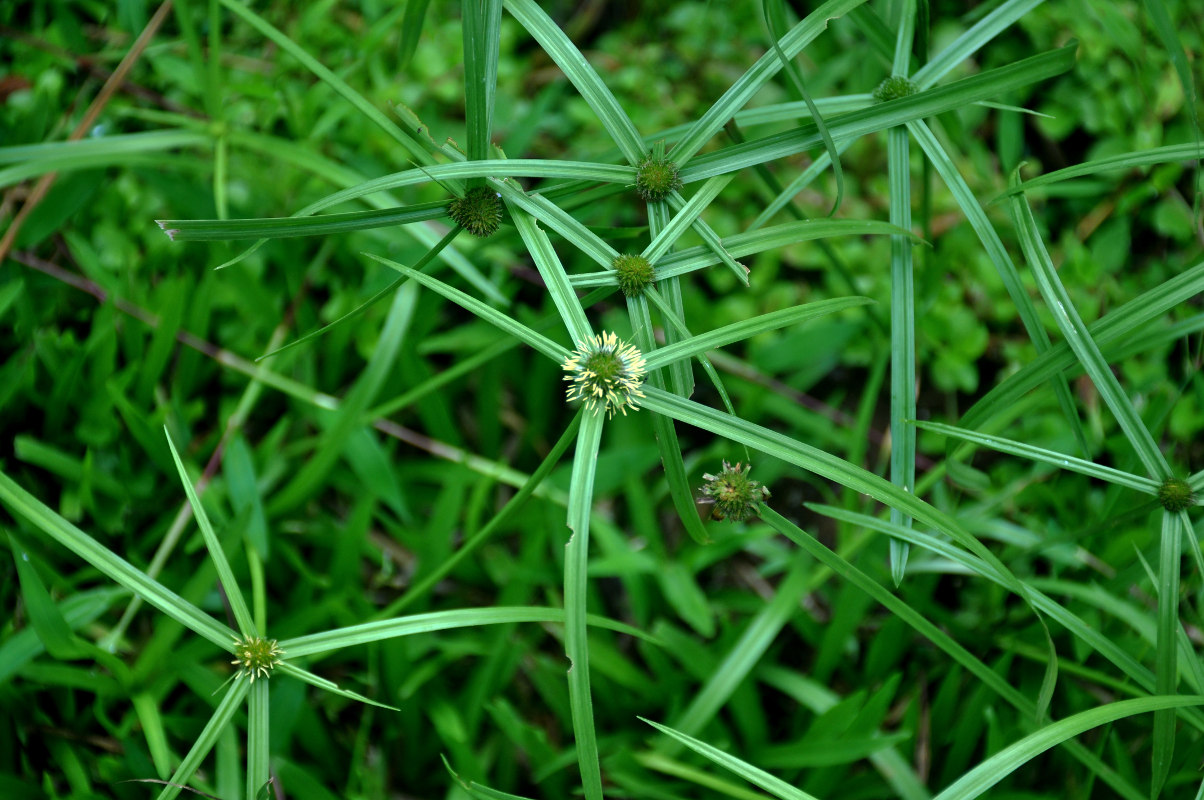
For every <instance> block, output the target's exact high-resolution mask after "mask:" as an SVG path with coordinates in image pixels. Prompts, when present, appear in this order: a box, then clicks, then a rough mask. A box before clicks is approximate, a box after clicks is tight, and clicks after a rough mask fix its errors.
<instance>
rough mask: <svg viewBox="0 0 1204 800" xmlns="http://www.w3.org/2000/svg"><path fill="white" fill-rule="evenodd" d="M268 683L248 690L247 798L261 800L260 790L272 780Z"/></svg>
mask: <svg viewBox="0 0 1204 800" xmlns="http://www.w3.org/2000/svg"><path fill="white" fill-rule="evenodd" d="M270 713H271V709H270V706H269V704H268V682H267V681H266V680H261V681H253V682H252V683H251V685H250V687H248V689H247V798H248V800H250V799H251V798H255V800H258V799H259V793H260V790H261V789H262V788H263V787H264V786H266V785H267V783H268V781H269V780H270V779H271V771H270V766H269V764H268V756H269V750H268V725H269V723H270V721H271V717H270V716H269V714H270Z"/></svg>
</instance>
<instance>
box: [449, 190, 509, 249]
mask: <svg viewBox="0 0 1204 800" xmlns="http://www.w3.org/2000/svg"><path fill="white" fill-rule="evenodd" d="M447 215H448V216H449V217H451V218H452V219H453V220H454V221H455V222H456V224H458V225H460V226H461V227H463V228H464V230H466V231H468V232H469V233H471V234H472V235H473V236H477V237H480V238H482V239H484V238H486V237H489V236H492V235H493V234H495V233H497V229H498V227H499V226H500V225H501V224H502V199H501V197H500V196H499V195H498V194H497V192H494V191H490V190H489V189H486V188H485V187H484V186H477V187H475V188H473V189H469V190H468V191H467V192H465V193H464V196H463V197H457V198H456V199H455V200H452V201H451V203H450V204H449V205H448V206H447Z"/></svg>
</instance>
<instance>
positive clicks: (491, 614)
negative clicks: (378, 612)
mask: <svg viewBox="0 0 1204 800" xmlns="http://www.w3.org/2000/svg"><path fill="white" fill-rule="evenodd" d="M586 416H589V415H586ZM564 621H565V616H564V611H562V610H561V609H559V608H543V607H537V606H495V607H493V608H458V609H452V610H449V611H432V612H429V613H426V614H413V615H411V616H407V617H396V618H393V619H382V620H377V621H376V622H365V623H362V624H360V625H351V626H349V627H346V628H337V629H335V630H332V631H326V632H324V633H311V634H308V635H306V636H298V637H295V638H293V639H285V640H283V641H281V642H280V647H281V648H282V649H283V650H284V652H285V654H286V655H287V656H288V657H289V658H297V657H300V656H308V655H315V654H317V653H327V652H332V651H334V650H339V649H341V648H344V647H352V646H354V645H358V644H367V643H368V642H379V641H382V640H384V639H393V638H396V637H399V636H413V635H414V634H416V633H429V632H431V631H445V630H451V629H452V628H475V627H478V626H481V625H506V624H510V623H515V622H564ZM588 621H589V624H591V625H595V626H597V627H600V628H608V629H610V630H613V631H616V632H618V633H623V634H626V635H628V636H634V637H637V638H641V639H644V640H646V641H655V639H652V638H651V637H649V636H648V634H646V633H644V632H642V631H640V630H639V629H638V628H633V627H631V626H630V625H624V624H622V623H619V622H615V621H614V620H610V619H607V618H605V617H595V616H590V617H589V620H588Z"/></svg>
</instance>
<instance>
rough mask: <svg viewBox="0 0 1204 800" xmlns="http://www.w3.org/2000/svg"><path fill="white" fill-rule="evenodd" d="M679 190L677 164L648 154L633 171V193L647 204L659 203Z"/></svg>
mask: <svg viewBox="0 0 1204 800" xmlns="http://www.w3.org/2000/svg"><path fill="white" fill-rule="evenodd" d="M680 188H681V178H680V177H678V174H677V164H675V163H673V162H672V161H670V160H669V159H667V158H664V157H660V158H658V157H657V156H654V155H653V154H652V153H649V154H648V155H646V156H644V160H643V161H641V162H640V164H639V166H638V167H636V169H635V193H636V194H638V195H639V196H640V197H642V198H643V199H644V200H647V201H648V202H649V203H659V202H660V201H661V200H664V199H665V198H666V197H668V196H669V194H670V193H672V192H675V191H677V190H678V189H680Z"/></svg>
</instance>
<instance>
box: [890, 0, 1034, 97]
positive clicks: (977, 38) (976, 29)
mask: <svg viewBox="0 0 1204 800" xmlns="http://www.w3.org/2000/svg"><path fill="white" fill-rule="evenodd" d="M1042 2H1044V0H1006V2H1003V3H1000V4H999V5H998V6H997V7H996V8H994V9H992V10H991V13H989V14H987V15H986V16H985V17H983V18H982V19H981V20H979V21H978V22H977V23H976V24H975V25H974V26H973V27H972V28H970V29H969V30H968V31H966V32H965V33H963V34H962V35H961V36H959V37H957V38H956V39H954V40H953V41H952V42H950V44H949V46H948V47H946V48H945V49H944V50H942V51H941V52H939V53H937V54H936V55H935V56H933V57H932V58H930V59H929V60H928V63H927V64H925V65H924V66H922V67H920V68H919V69H918V70H916V72H915V73H914V74H913V75H912V76H911V79H912V80H913V81H915V82H916V83H918V84H919V85H920V86H921V87H924V88H927V87H929V86H931V85H933V84H934V83H936V82H937V81H939V80H940V79H941V78H943V77H944V76H945V75H947V74H948V73H949V72H950V70H952V69H953V68H954V67H955V66H957V65H958V64H960V63H962V62H963V61H965V60H966V59H967V58H969V57H970V56H972V55H973V54H974V53H976V52H978V51H979V50H981V49H982V47H983V45H985V44H986V43H987V42H989V41H991V40H992V39H994V38H995V37H996V36H998V35H999V34H1000V33H1002V32H1003V31H1004V30H1005V29H1007V28H1008V26H1010V25H1011V24H1012V23H1014V22H1016V21H1017V20H1019V19H1021V18H1022V17H1023V16H1024V15H1025V14H1027V13H1028V12H1029V11H1031V10H1033V9H1034V8H1036V7H1037V6H1039V5H1041V3H1042Z"/></svg>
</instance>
